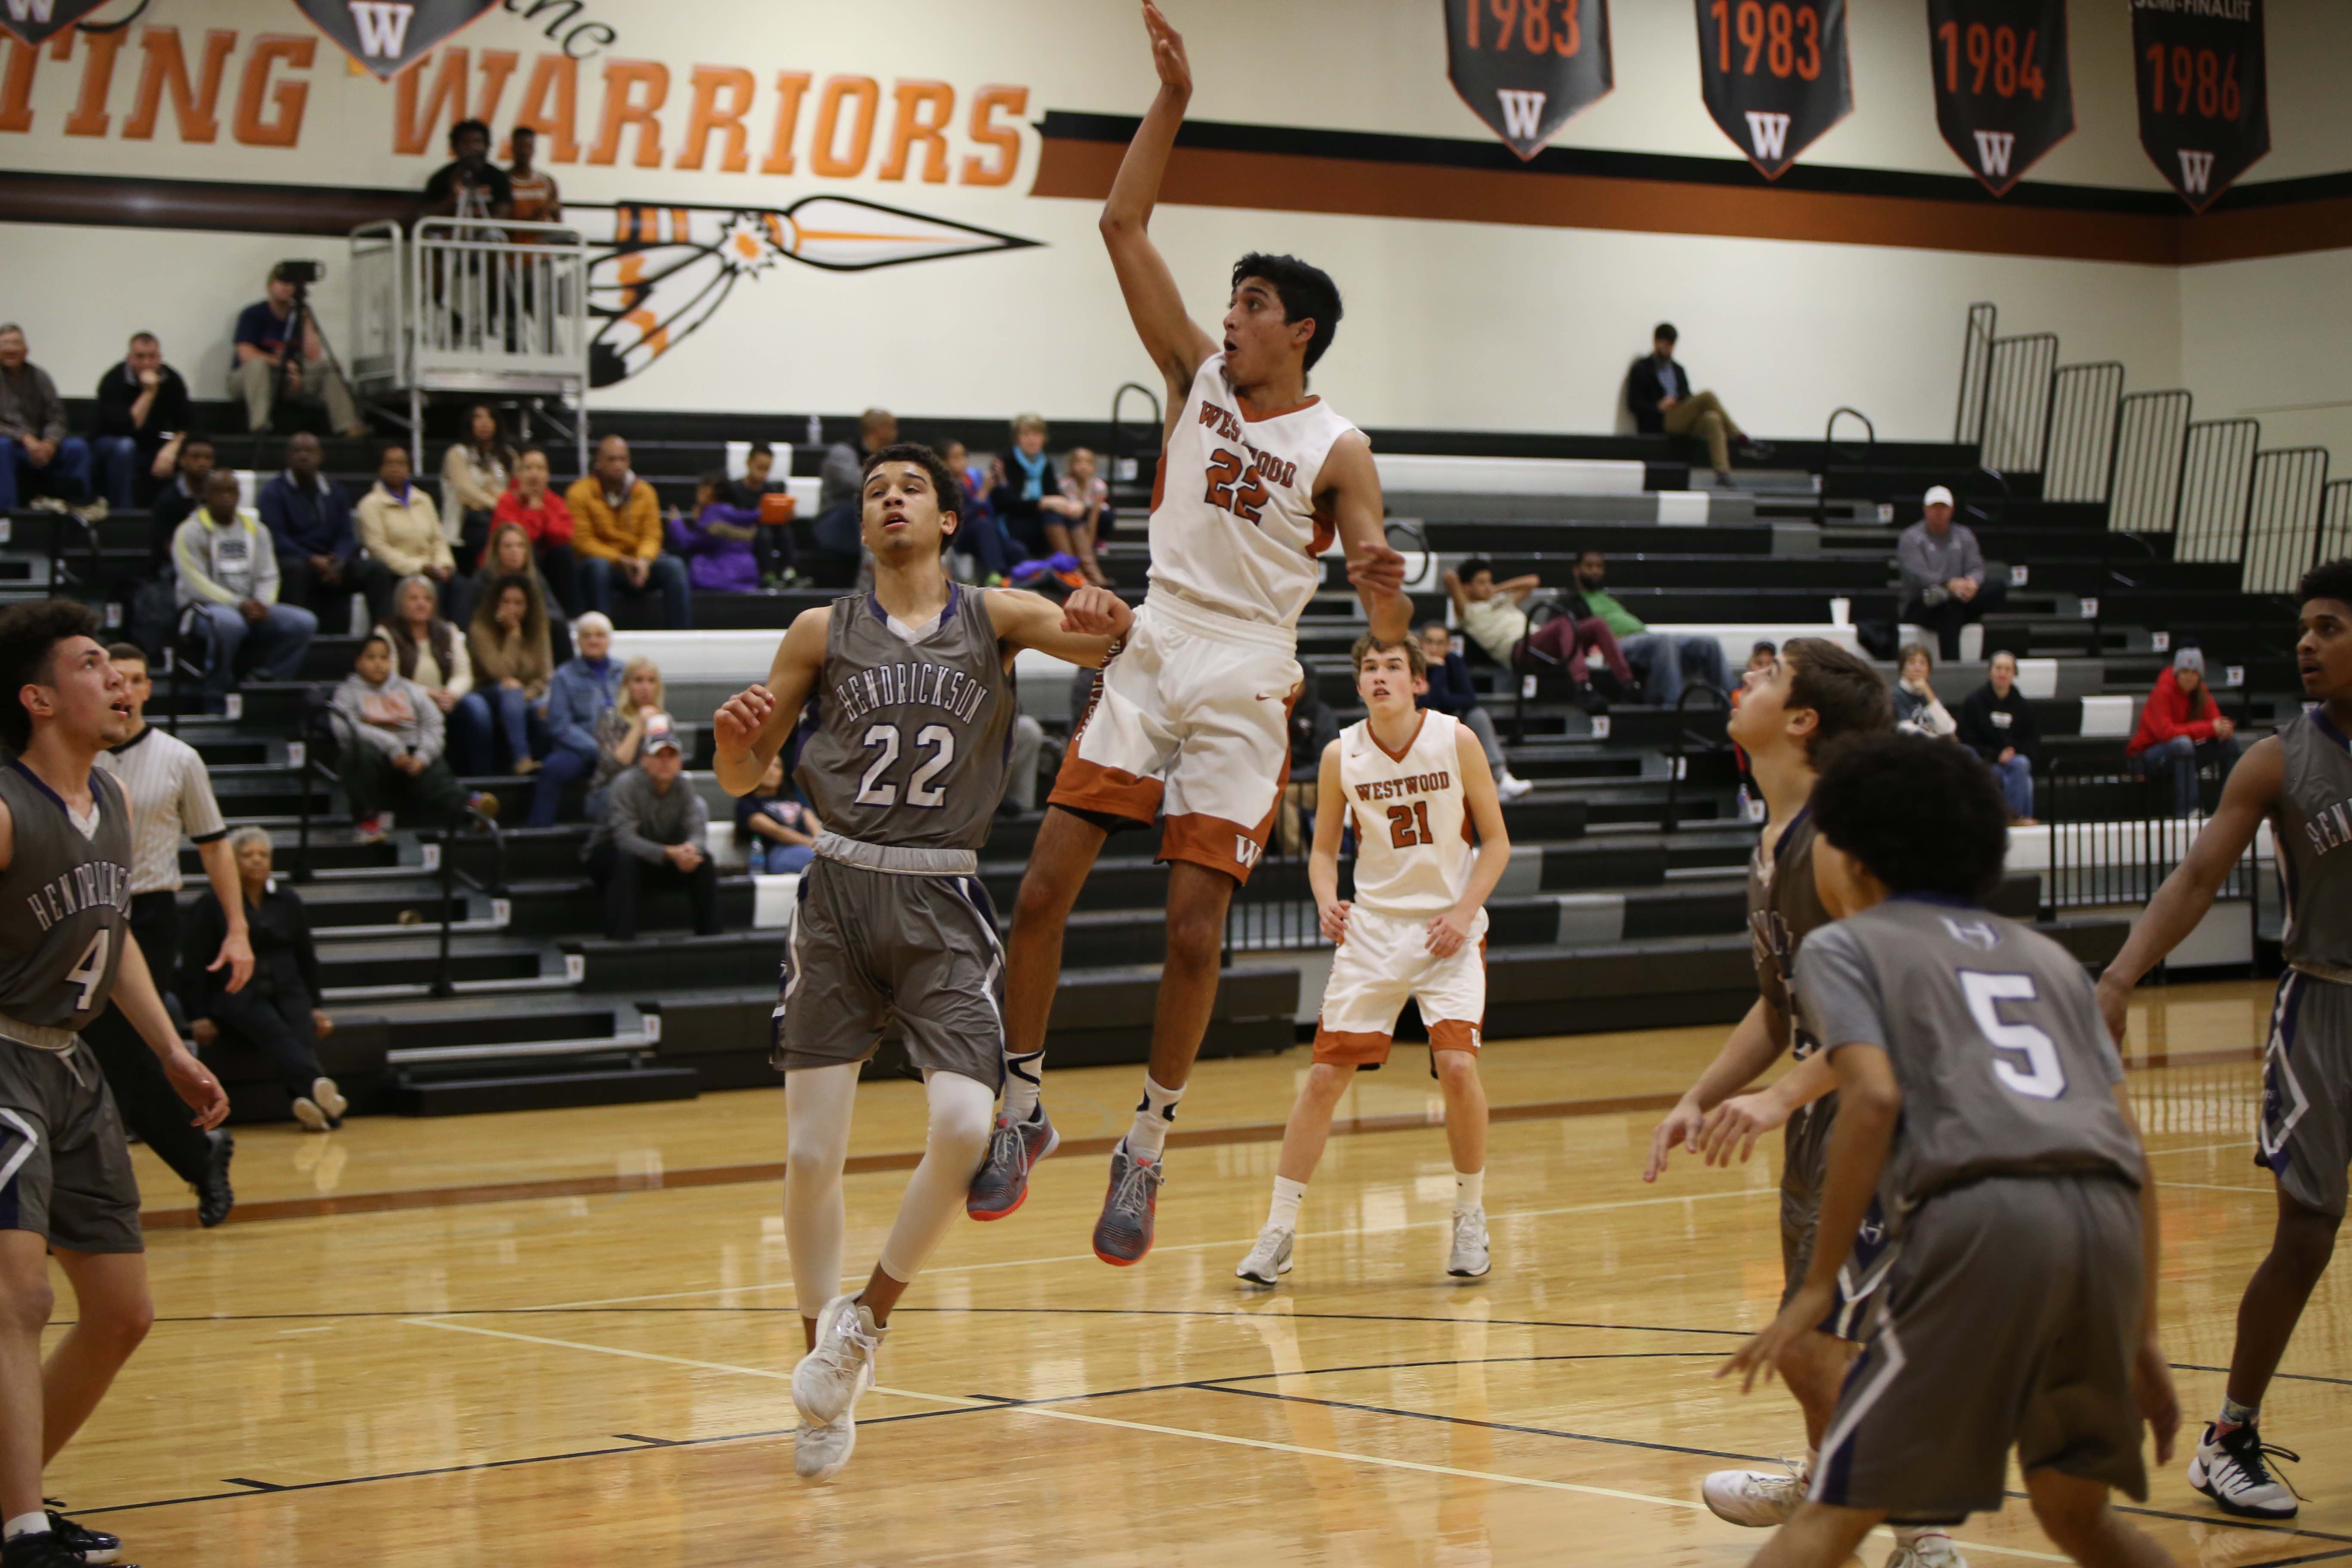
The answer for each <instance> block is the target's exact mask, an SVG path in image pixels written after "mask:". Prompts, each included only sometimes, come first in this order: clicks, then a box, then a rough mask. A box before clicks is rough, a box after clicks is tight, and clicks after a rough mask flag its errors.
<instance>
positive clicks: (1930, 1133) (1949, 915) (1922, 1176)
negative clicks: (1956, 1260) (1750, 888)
mask: <svg viewBox="0 0 2352 1568" xmlns="http://www.w3.org/2000/svg"><path fill="white" fill-rule="evenodd" d="M1797 1002H1798V1006H1799V1008H1800V1010H1801V1011H1802V1012H1803V1013H1804V1014H1805V1015H1806V1017H1807V1021H1808V1026H1809V1027H1810V1029H1811V1032H1812V1033H1813V1034H1814V1035H1815V1037H1817V1038H1819V1039H1820V1040H1821V1042H1822V1045H1824V1046H1826V1047H1832V1048H1834V1047H1839V1046H1846V1045H1857V1044H1859V1045H1874V1046H1877V1047H1879V1048H1881V1049H1882V1050H1884V1051H1885V1053H1886V1056H1887V1059H1888V1061H1889V1062H1890V1063H1891V1064H1892V1065H1893V1067H1894V1069H1895V1082H1896V1083H1897V1084H1898V1085H1899V1086H1900V1087H1901V1088H1902V1090H1903V1120H1902V1123H1901V1125H1900V1126H1899V1127H1898V1128H1897V1129H1896V1131H1895V1142H1894V1144H1893V1146H1892V1147H1891V1148H1890V1149H1889V1150H1888V1151H1887V1158H1886V1172H1885V1177H1884V1178H1883V1179H1882V1181H1881V1183H1880V1188H1879V1195H1880V1198H1881V1199H1882V1201H1883V1202H1884V1203H1885V1205H1886V1208H1887V1210H1888V1212H1889V1213H1890V1214H1892V1215H1898V1216H1899V1215H1902V1214H1903V1213H1905V1212H1906V1211H1907V1210H1909V1209H1912V1208H1915V1207H1916V1206H1917V1205H1918V1204H1919V1203H1920V1202H1921V1201H1922V1200H1924V1199H1926V1198H1927V1197H1930V1196H1932V1195H1934V1194H1936V1193H1937V1192H1939V1191H1941V1190H1943V1189H1944V1188H1946V1187H1949V1186H1953V1185H1955V1184H1958V1183H1961V1182H1967V1181H1972V1180H1974V1179H1976V1178H1977V1177H1979V1176H1989V1175H2031V1174H2047V1173H2058V1172H2111V1173H2115V1174H2116V1175H2120V1176H2123V1177H2124V1178H2126V1180H2128V1181H2131V1182H2133V1183H2135V1184H2137V1182H2138V1181H2139V1179H2140V1156H2139V1150H2138V1146H2137V1142H2135V1141H2134V1139H2133V1137H2132V1132H2131V1128H2130V1126H2129V1125H2128V1124H2127V1123H2126V1121H2124V1117H2123V1112H2122V1111H2121V1110H2118V1109H2117V1108H2116V1102H2115V1097H2114V1093H2113V1090H2114V1088H2115V1085H2116V1083H2118V1082H2120V1081H2121V1080H2122V1079H2123V1076H2124V1069H2123V1062H2122V1059H2121V1058H2118V1057H2117V1056H2116V1048H2115V1047H2114V1045H2113V1044H2112V1043H2110V1042H2109V1040H2108V1038H2107V1031H2106V1026H2105V1024H2104V1023H2102V1022H2101V1021H2100V1018H2099V1008H2098V1003H2097V1001H2096V999H2095V997H2094V995H2093V994H2092V991H2091V983H2090V981H2089V980H2087V979H2085V978H2084V974H2083V966H2082V964H2081V963H2079V962H2078V961H2077V960H2076V959H2075V957H2074V954H2072V953H2070V952H2067V951H2066V950H2065V949H2064V948H2063V947H2060V946H2059V945H2058V944H2057V943H2056V942H2052V941H2051V940H2050V939H2049V938H2047V937H2045V936H2043V935H2042V934H2041V933H2040V932H2038V931H2032V930H2029V929H2027V928H2026V927H2024V926H2021V925H2018V924H2016V923H2014V922H2013V921H2006V920H2003V919H2001V918H2000V916H1998V915H1995V914H1992V913H1990V912H1988V911H1987V910H1984V909H1982V908H1980V907H1979V906H1976V905H1972V904H1960V903H1956V902H1952V901H1948V900H1928V899H1924V898H1894V899H1889V900H1887V901H1886V902H1885V903H1883V904H1879V905H1877V906H1875V907H1874V908H1872V909H1868V910H1864V911H1863V912H1862V913H1860V914H1858V915H1855V916H1853V918H1852V919H1850V920H1844V921H1838V922H1837V923H1836V924H1834V925H1829V926H1824V927H1822V929H1821V930H1820V931H1815V932H1814V933H1813V935H1812V938H1811V941H1809V942H1806V943H1805V963H1804V967H1803V968H1802V970H1801V971H1800V972H1799V973H1798V975H1797Z"/></svg>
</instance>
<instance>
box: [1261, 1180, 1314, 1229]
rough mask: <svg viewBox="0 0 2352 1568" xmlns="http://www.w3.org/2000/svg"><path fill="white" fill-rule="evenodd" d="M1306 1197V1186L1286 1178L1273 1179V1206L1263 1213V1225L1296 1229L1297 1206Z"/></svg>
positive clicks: (1303, 1183)
mask: <svg viewBox="0 0 2352 1568" xmlns="http://www.w3.org/2000/svg"><path fill="white" fill-rule="evenodd" d="M1306 1197H1307V1184H1306V1183H1305V1182H1294V1181H1292V1180H1291V1179H1290V1178H1289V1177H1288V1176H1276V1177H1275V1179H1274V1204H1273V1205H1272V1206H1271V1207H1269V1208H1268V1209H1267V1210H1266V1211H1265V1223H1266V1224H1268V1225H1278V1226H1281V1227H1282V1228H1283V1229H1285V1230H1297V1228H1298V1205H1299V1204H1300V1203H1302V1202H1303V1201H1305V1199H1306Z"/></svg>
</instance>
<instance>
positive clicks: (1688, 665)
mask: <svg viewBox="0 0 2352 1568" xmlns="http://www.w3.org/2000/svg"><path fill="white" fill-rule="evenodd" d="M1617 650H1618V651H1619V652H1620V653H1622V654H1623V655H1624V656H1625V662H1626V663H1628V664H1630V665H1632V666H1633V668H1635V669H1637V670H1639V671H1640V672H1641V676H1642V692H1643V695H1644V696H1645V697H1647V698H1648V699H1649V700H1651V701H1652V702H1654V703H1655V704H1657V705H1658V706H1659V707H1661V708H1671V707H1673V706H1674V705H1675V703H1676V702H1679V701H1680V700H1682V695H1683V679H1684V677H1685V676H1686V675H1687V676H1696V677H1697V678H1698V679H1701V680H1704V681H1706V683H1707V684H1708V685H1709V686H1712V687H1714V688H1715V689H1717V691H1719V692H1722V693H1723V694H1724V696H1726V697H1729V696H1730V695H1731V688H1730V686H1729V684H1728V681H1729V676H1728V674H1727V671H1726V669H1725V668H1724V662H1723V645H1722V644H1721V643H1719V642H1717V641H1716V640H1715V638H1713V637H1676V636H1675V635H1674V634H1673V633H1671V632H1636V633H1635V634H1634V635H1633V636H1632V637H1620V638H1618V639H1617Z"/></svg>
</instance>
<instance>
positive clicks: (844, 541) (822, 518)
mask: <svg viewBox="0 0 2352 1568" xmlns="http://www.w3.org/2000/svg"><path fill="white" fill-rule="evenodd" d="M897 439H898V416H897V415H895V414H892V413H891V412H890V411H889V410H888V409H887V408H869V409H867V410H866V412H865V413H863V414H861V415H859V416H857V440H858V445H857V446H856V447H852V446H851V445H850V444H849V443H848V442H846V441H836V442H835V443H834V444H833V445H832V446H830V447H826V448H825V449H824V468H820V469H819V470H818V471H817V492H816V520H815V522H814V526H813V528H812V532H813V533H814V536H815V539H816V547H817V549H818V550H819V551H821V552H824V554H827V555H831V556H834V557H836V558H839V559H845V560H851V561H855V560H856V559H857V558H858V557H859V555H860V554H861V552H863V551H864V549H865V546H864V545H863V544H862V543H861V542H859V536H858V526H859V524H858V519H859V516H860V506H861V503H860V501H859V499H858V498H859V497H860V495H862V494H863V493H864V490H865V487H866V453H868V452H878V451H880V450H881V449H882V448H883V447H887V446H888V445H889V444H890V443H891V442H893V441H896V440H897Z"/></svg>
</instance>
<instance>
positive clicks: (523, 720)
mask: <svg viewBox="0 0 2352 1568" xmlns="http://www.w3.org/2000/svg"><path fill="white" fill-rule="evenodd" d="M471 695H472V696H475V697H478V698H480V699H481V700H482V701H483V703H484V705H485V706H487V707H488V710H489V712H490V715H491V717H492V718H493V719H494V720H496V721H497V723H498V734H499V739H500V740H502V741H504V742H506V748H507V771H508V772H509V773H511V772H513V771H514V767H515V764H516V763H520V762H521V761H522V760H523V759H524V758H525V757H528V756H531V755H533V754H534V752H536V750H537V749H539V748H540V747H543V746H544V745H545V743H546V737H547V726H546V725H544V724H542V723H541V722H540V721H539V710H538V709H536V708H534V707H532V706H531V701H530V697H529V696H527V695H526V694H525V693H524V692H523V691H522V690H521V689H520V688H519V687H512V686H481V687H476V688H475V689H474V690H473V692H472V693H471ZM483 756H484V758H485V763H486V765H485V768H484V771H485V772H488V765H489V764H488V757H489V753H488V752H487V751H486V752H483Z"/></svg>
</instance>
